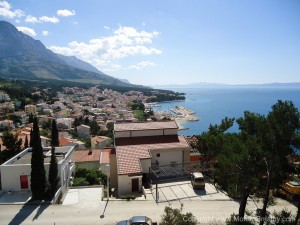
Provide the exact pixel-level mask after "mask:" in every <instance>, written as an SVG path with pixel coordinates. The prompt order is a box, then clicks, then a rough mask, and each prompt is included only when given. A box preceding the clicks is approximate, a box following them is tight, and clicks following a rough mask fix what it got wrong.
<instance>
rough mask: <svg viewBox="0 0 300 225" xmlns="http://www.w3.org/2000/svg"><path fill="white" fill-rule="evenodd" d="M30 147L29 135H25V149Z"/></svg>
mask: <svg viewBox="0 0 300 225" xmlns="http://www.w3.org/2000/svg"><path fill="white" fill-rule="evenodd" d="M26 148H28V139H27V135H26V136H25V143H24V149H26Z"/></svg>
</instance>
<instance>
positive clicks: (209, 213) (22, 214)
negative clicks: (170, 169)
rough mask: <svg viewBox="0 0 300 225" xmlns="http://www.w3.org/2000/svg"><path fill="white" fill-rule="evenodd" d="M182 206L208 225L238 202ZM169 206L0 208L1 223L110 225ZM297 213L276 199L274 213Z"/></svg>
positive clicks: (105, 204) (235, 207)
mask: <svg viewBox="0 0 300 225" xmlns="http://www.w3.org/2000/svg"><path fill="white" fill-rule="evenodd" d="M181 202H182V203H183V204H184V211H190V212H192V213H193V214H194V215H195V216H196V218H197V219H198V220H201V222H202V223H209V222H211V220H212V218H214V219H219V220H223V219H224V218H228V217H229V216H230V214H232V213H233V212H237V210H238V203H237V202H235V201H228V200H227V201H205V200H199V201H191V200H185V201H181ZM167 205H168V203H159V204H158V205H157V204H156V203H155V202H154V201H130V202H127V201H109V202H105V201H102V202H88V203H82V202H81V203H77V204H73V205H54V206H52V205H50V206H43V205H42V206H35V205H25V206H22V205H0V218H1V219H0V224H1V225H2V224H3V225H7V224H9V225H15V224H45V225H46V224H47V225H53V224H55V225H68V224H72V225H73V224H74V225H79V224H84V225H89V224H90V225H92V224H102V225H112V224H115V222H116V221H117V220H121V219H126V218H128V217H130V216H133V215H147V216H149V217H151V218H153V219H154V220H159V219H160V218H161V215H162V214H163V210H164V207H165V206H167ZM171 206H172V207H180V202H179V201H174V202H171ZM285 207H286V208H288V209H289V210H291V211H293V212H296V207H295V206H293V205H290V204H289V203H287V202H285V201H282V200H279V201H278V204H277V206H276V207H275V208H276V210H280V209H283V208H285ZM247 209H248V210H249V209H250V210H255V209H256V206H255V204H254V203H253V202H251V201H249V202H248V206H247ZM273 209H274V207H273V208H271V209H270V211H271V212H272V211H273Z"/></svg>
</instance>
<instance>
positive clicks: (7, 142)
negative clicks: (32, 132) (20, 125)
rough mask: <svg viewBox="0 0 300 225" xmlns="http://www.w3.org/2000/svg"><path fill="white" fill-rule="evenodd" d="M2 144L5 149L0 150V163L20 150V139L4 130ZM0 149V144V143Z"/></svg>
mask: <svg viewBox="0 0 300 225" xmlns="http://www.w3.org/2000/svg"><path fill="white" fill-rule="evenodd" d="M2 142H3V146H5V147H6V149H5V150H3V151H1V154H0V163H1V164H2V163H4V162H5V161H7V160H8V159H10V158H12V157H14V156H15V155H17V154H18V153H19V152H21V150H22V139H20V140H18V135H17V134H13V133H11V132H9V131H5V132H4V133H3V136H2ZM0 150H1V145H0Z"/></svg>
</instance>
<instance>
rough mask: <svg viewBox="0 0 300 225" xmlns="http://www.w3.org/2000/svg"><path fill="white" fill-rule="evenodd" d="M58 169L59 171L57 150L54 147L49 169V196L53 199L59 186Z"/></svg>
mask: <svg viewBox="0 0 300 225" xmlns="http://www.w3.org/2000/svg"><path fill="white" fill-rule="evenodd" d="M57 174H58V169H57V159H56V155H55V148H54V146H52V147H51V160H50V168H49V178H48V179H49V183H50V187H49V194H50V196H51V197H53V196H54V195H55V192H56V190H57V185H58V181H59V179H58V177H57Z"/></svg>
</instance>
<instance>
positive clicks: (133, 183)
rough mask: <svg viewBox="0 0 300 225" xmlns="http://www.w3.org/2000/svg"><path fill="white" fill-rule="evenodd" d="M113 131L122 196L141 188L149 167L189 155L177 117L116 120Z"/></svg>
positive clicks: (168, 162) (171, 162)
mask: <svg viewBox="0 0 300 225" xmlns="http://www.w3.org/2000/svg"><path fill="white" fill-rule="evenodd" d="M114 135H115V148H116V163H117V190H118V195H119V196H122V195H126V194H129V193H132V192H141V190H142V180H143V177H145V176H147V174H148V173H149V171H150V168H152V167H153V168H154V167H157V166H159V165H171V164H183V163H185V162H188V161H189V159H190V146H189V144H188V143H187V141H186V140H185V138H184V137H183V136H181V135H178V126H177V124H176V122H175V121H168V122H147V123H122V124H115V126H114Z"/></svg>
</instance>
